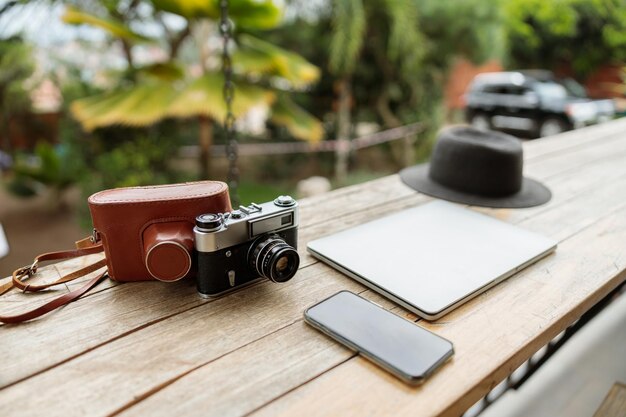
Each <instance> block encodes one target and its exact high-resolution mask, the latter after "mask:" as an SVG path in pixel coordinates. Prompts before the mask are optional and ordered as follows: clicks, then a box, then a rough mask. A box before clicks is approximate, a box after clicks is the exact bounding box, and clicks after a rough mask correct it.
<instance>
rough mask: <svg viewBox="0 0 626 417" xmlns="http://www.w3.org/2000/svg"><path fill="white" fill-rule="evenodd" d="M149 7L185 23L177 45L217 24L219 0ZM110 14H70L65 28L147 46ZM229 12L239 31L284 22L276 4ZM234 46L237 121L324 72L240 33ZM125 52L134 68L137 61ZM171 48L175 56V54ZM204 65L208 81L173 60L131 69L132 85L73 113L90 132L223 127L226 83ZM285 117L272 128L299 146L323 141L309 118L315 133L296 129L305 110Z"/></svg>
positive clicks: (262, 1)
mask: <svg viewBox="0 0 626 417" xmlns="http://www.w3.org/2000/svg"><path fill="white" fill-rule="evenodd" d="M135 3H136V2H135ZM152 4H153V6H154V7H155V10H154V12H155V13H161V12H163V11H169V12H172V13H176V14H179V15H181V16H183V17H185V18H186V19H187V27H186V29H183V30H181V31H180V32H179V33H178V34H177V35H176V36H174V38H178V39H179V40H180V39H184V37H185V36H189V33H190V32H191V30H192V29H193V28H194V27H197V25H198V24H199V19H202V18H204V19H206V18H209V19H213V20H216V19H218V18H219V11H220V9H219V2H218V1H182V0H162V1H161V0H153V1H152ZM105 10H108V12H109V14H110V15H111V16H109V17H106V18H101V17H96V16H93V15H91V14H88V13H84V12H80V11H78V10H76V9H72V8H70V9H68V11H67V12H66V14H65V17H64V18H65V20H66V21H68V22H72V23H86V24H90V25H92V26H96V27H99V28H102V29H104V30H106V31H107V32H108V33H109V34H110V35H113V36H114V37H116V38H117V39H118V40H122V41H139V40H147V38H145V37H140V35H138V34H136V33H135V32H133V31H132V30H130V29H129V24H124V22H123V21H122V20H121V19H115V18H114V17H115V15H117V14H119V11H118V10H117V9H115V8H110V7H109V8H105ZM229 13H230V16H231V18H232V19H233V20H234V21H235V23H236V24H237V26H242V27H248V28H254V29H258V28H267V27H273V26H275V25H276V24H277V22H278V20H279V19H280V17H281V15H282V13H281V9H280V8H278V7H277V6H276V5H275V4H274V3H273V2H272V1H271V0H233V1H231V2H230V6H229ZM277 19H278V20H277ZM127 23H130V22H127ZM236 39H237V43H238V45H239V47H238V48H236V53H235V56H234V57H233V61H234V65H235V72H236V74H235V75H236V77H238V78H237V80H236V82H235V94H234V97H235V98H234V101H233V113H234V114H235V116H241V115H242V114H244V113H246V112H248V111H249V110H250V109H251V108H253V107H255V106H259V105H265V106H270V105H271V104H272V102H274V100H275V95H274V93H273V92H272V91H271V90H273V89H277V87H278V86H280V88H281V89H283V90H285V89H286V90H293V89H296V88H298V89H301V88H304V87H306V86H308V85H309V84H311V83H313V82H315V81H316V80H317V79H318V78H319V69H318V68H317V67H316V66H314V65H312V64H311V63H309V62H308V61H306V60H305V59H304V58H302V57H301V56H299V55H298V54H295V53H293V52H289V51H287V50H284V49H282V48H279V47H278V46H276V45H272V44H271V43H268V42H265V41H262V40H261V39H258V38H255V37H253V36H251V35H249V34H241V35H239V36H237V38H236ZM172 42H179V41H172ZM124 45H125V46H126V48H125V50H126V51H127V56H128V59H129V65H130V63H131V62H130V60H131V59H130V57H131V56H132V55H131V53H130V52H129V48H128V46H127V45H126V44H124ZM172 45H173V44H172ZM172 45H171V46H170V50H174V49H175V48H174V46H172ZM199 55H200V56H202V53H199ZM201 59H202V58H201ZM200 66H201V67H202V68H203V75H202V76H200V77H195V78H194V77H192V76H190V74H188V73H186V72H185V71H184V70H183V65H182V64H181V63H180V62H179V61H177V60H176V59H175V57H174V56H170V58H169V60H167V61H165V62H159V63H155V64H151V65H148V66H144V67H140V68H137V67H132V66H131V68H130V69H129V71H128V72H127V75H128V81H130V85H128V84H129V83H120V86H119V87H118V88H115V89H113V90H111V91H108V92H105V93H103V94H99V95H94V96H90V97H86V98H83V99H80V100H76V101H75V102H74V103H73V105H72V107H71V111H72V114H73V115H74V116H75V117H76V119H77V120H79V121H80V122H81V124H82V125H83V127H84V128H85V130H87V131H89V132H90V131H93V130H94V129H96V128H101V127H105V126H112V125H123V126H134V127H145V126H150V125H154V124H155V123H157V122H159V121H161V120H164V119H167V118H171V117H176V118H183V119H187V118H191V117H198V116H201V117H208V118H210V119H212V120H213V121H216V122H218V123H221V122H222V121H223V120H224V118H225V115H226V104H225V103H224V99H223V93H222V90H223V84H224V81H223V77H222V75H221V73H219V69H218V68H208V67H207V65H206V62H200ZM260 76H261V77H260ZM285 81H286V82H287V84H286V85H285ZM254 84H257V85H254ZM282 110H284V109H278V112H279V113H280V114H281V117H279V118H277V119H276V120H275V121H274V122H275V123H282V124H284V125H286V127H287V129H289V130H290V131H292V132H294V135H295V137H296V138H298V139H303V140H311V141H316V140H320V138H321V136H322V133H323V129H322V127H321V124H320V122H319V121H317V120H315V119H314V118H313V117H312V116H311V115H307V116H308V119H307V122H308V123H309V126H310V127H311V129H309V130H306V129H294V126H298V125H300V126H302V125H301V124H300V123H299V122H300V121H301V120H302V117H300V116H301V113H302V112H304V110H303V109H300V112H299V113H294V112H291V113H289V112H284V111H282ZM290 116H294V117H295V118H290Z"/></svg>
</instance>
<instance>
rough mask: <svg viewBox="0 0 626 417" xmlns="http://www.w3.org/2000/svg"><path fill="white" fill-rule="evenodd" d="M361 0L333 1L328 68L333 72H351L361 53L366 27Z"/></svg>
mask: <svg viewBox="0 0 626 417" xmlns="http://www.w3.org/2000/svg"><path fill="white" fill-rule="evenodd" d="M366 20H367V17H366V13H365V7H364V5H363V1H362V0H338V1H335V2H334V3H333V20H332V23H333V26H332V27H333V35H332V39H331V43H330V58H329V68H330V70H331V72H333V73H334V74H351V73H352V72H353V71H354V67H355V65H356V62H357V60H358V57H359V54H360V53H361V47H362V46H363V41H364V34H365V29H366Z"/></svg>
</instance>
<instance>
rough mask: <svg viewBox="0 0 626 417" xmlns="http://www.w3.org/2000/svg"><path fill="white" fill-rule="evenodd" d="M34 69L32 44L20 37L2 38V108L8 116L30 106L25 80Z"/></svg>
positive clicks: (0, 98) (0, 62) (0, 57)
mask: <svg viewBox="0 0 626 417" xmlns="http://www.w3.org/2000/svg"><path fill="white" fill-rule="evenodd" d="M34 69H35V66H34V63H33V59H32V48H31V47H30V45H28V44H26V43H25V42H24V41H22V40H21V39H20V38H18V37H14V38H10V39H2V40H0V109H1V110H2V113H3V114H5V115H6V117H8V115H9V114H11V113H16V112H20V111H24V110H26V109H28V108H30V99H29V97H28V91H27V89H26V87H25V85H24V81H26V80H27V79H28V78H29V77H30V76H31V75H32V74H33V71H34Z"/></svg>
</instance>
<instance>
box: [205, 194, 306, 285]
mask: <svg viewBox="0 0 626 417" xmlns="http://www.w3.org/2000/svg"><path fill="white" fill-rule="evenodd" d="M193 233H194V244H195V249H196V256H197V265H198V273H197V278H196V279H197V284H198V292H199V293H200V295H202V296H204V297H216V296H219V295H221V294H223V293H225V292H228V291H231V290H234V289H237V288H240V287H242V286H244V285H247V284H249V283H251V282H253V281H256V280H257V279H261V278H268V279H270V280H271V281H274V282H285V281H288V280H289V279H291V278H292V277H293V276H294V275H295V273H296V271H297V270H298V266H299V265H300V258H299V256H298V252H297V251H296V247H297V240H298V203H297V202H296V201H295V200H294V199H293V198H291V197H289V196H279V197H278V198H276V199H275V200H274V201H270V202H267V203H263V204H254V203H253V204H251V205H249V206H246V207H244V206H240V208H239V210H233V211H231V212H228V213H220V214H203V215H200V216H198V217H196V226H195V227H194V229H193Z"/></svg>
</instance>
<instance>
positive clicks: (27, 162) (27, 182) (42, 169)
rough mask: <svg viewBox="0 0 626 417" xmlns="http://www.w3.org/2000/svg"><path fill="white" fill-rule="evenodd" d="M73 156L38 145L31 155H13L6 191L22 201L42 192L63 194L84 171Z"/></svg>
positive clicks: (45, 144)
mask: <svg viewBox="0 0 626 417" xmlns="http://www.w3.org/2000/svg"><path fill="white" fill-rule="evenodd" d="M76 156H77V155H75V154H74V153H73V152H72V151H71V150H70V149H68V148H66V147H62V146H58V147H54V146H52V145H50V144H49V143H45V142H40V143H38V144H37V146H36V147H35V152H34V155H28V154H24V153H19V154H17V155H16V158H15V164H14V166H13V179H12V181H11V182H10V183H9V184H8V187H9V190H11V191H12V192H14V193H15V194H17V195H20V196H23V197H28V196H33V195H35V194H37V193H38V192H39V191H40V190H42V189H44V188H52V189H54V190H55V191H57V192H61V191H63V190H65V189H66V188H68V187H69V186H70V185H72V184H73V183H74V182H75V181H76V179H77V178H78V177H79V176H80V172H81V171H82V168H83V167H82V162H81V159H80V158H76Z"/></svg>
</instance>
